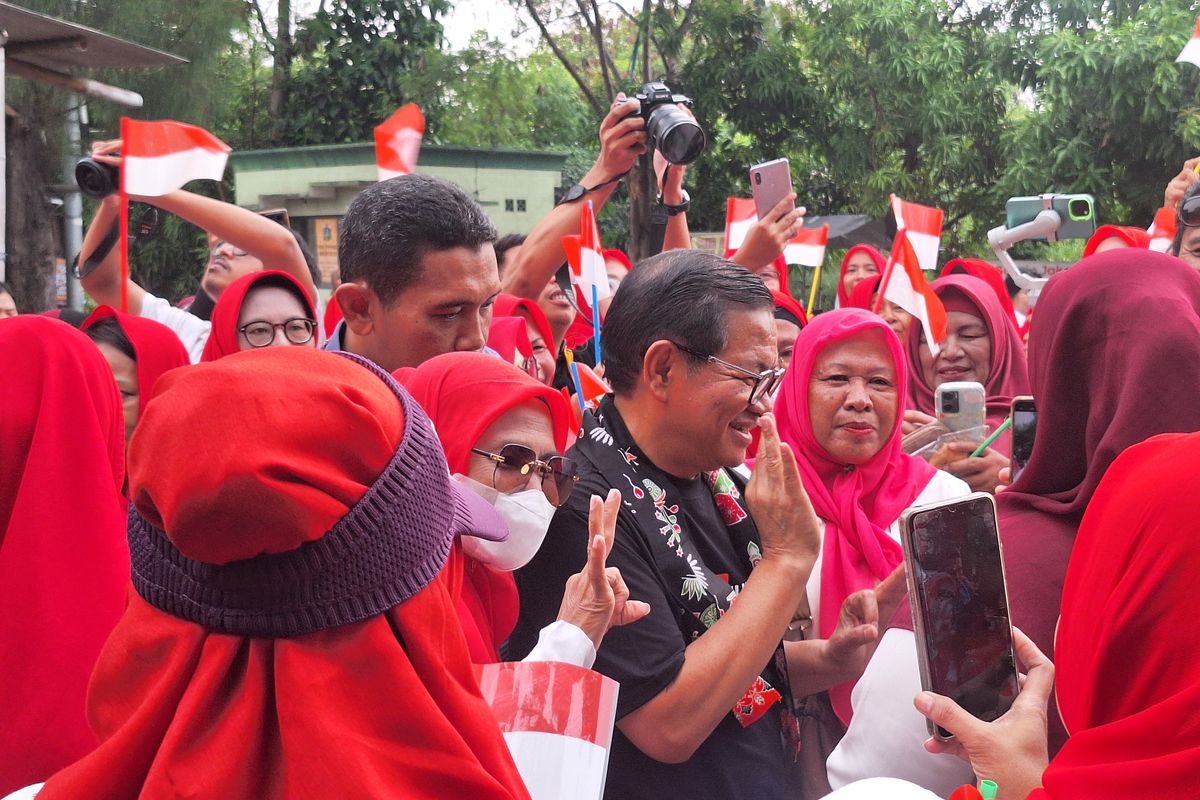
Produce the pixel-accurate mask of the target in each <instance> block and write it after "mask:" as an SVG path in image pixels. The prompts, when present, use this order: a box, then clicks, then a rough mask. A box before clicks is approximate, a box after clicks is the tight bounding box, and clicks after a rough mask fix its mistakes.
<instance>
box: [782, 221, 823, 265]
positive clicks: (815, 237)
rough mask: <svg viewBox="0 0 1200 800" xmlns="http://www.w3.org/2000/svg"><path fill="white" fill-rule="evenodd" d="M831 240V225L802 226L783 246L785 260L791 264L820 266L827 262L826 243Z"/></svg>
mask: <svg viewBox="0 0 1200 800" xmlns="http://www.w3.org/2000/svg"><path fill="white" fill-rule="evenodd" d="M828 241H829V226H828V225H822V226H821V227H819V228H801V229H800V230H798V231H796V235H795V236H793V237H792V238H791V239H789V240H788V243H787V244H786V245H784V246H783V260H784V261H786V262H787V263H789V264H802V265H803V266H806V267H819V266H821V264H823V263H825V244H826V242H828Z"/></svg>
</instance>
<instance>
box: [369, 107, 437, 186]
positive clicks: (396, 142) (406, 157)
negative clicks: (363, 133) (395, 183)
mask: <svg viewBox="0 0 1200 800" xmlns="http://www.w3.org/2000/svg"><path fill="white" fill-rule="evenodd" d="M424 135H425V115H424V114H422V113H421V107H420V106H418V105H417V104H416V103H406V104H405V105H402V106H400V108H398V109H396V112H395V113H394V114H392V115H391V116H390V117H388V118H387V119H386V120H384V122H383V124H382V125H376V126H375V165H376V167H378V168H379V180H381V181H386V180H387V179H388V178H394V177H396V176H397V175H408V174H409V173H410V172H412V171H413V170H414V169H416V168H417V156H418V155H419V154H420V152H421V137H423V136H424Z"/></svg>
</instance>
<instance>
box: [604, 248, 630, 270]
mask: <svg viewBox="0 0 1200 800" xmlns="http://www.w3.org/2000/svg"><path fill="white" fill-rule="evenodd" d="M601 254H602V255H603V256H604V257H605V259H609V258H611V259H612V260H613V261H619V262H621V263H622V264H624V265H625V269H633V262H631V261H630V260H629V256H627V255H625V251H624V250H618V249H616V248H615V247H610V248H608V249H607V250H602V251H601Z"/></svg>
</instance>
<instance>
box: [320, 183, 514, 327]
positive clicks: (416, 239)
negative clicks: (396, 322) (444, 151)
mask: <svg viewBox="0 0 1200 800" xmlns="http://www.w3.org/2000/svg"><path fill="white" fill-rule="evenodd" d="M495 241H496V228H495V226H494V225H492V221H491V220H490V219H488V216H487V214H485V213H484V211H483V209H482V208H480V207H479V204H478V203H476V202H475V201H474V200H473V199H472V198H471V196H470V195H468V194H467V193H466V192H464V191H463V190H462V189H461V188H459V187H458V186H455V185H454V184H453V183H450V182H449V181H446V180H442V179H441V178H435V177H433V176H431V175H417V174H412V175H399V176H397V177H395V178H388V179H387V180H386V181H380V182H379V183H376V184H372V185H371V186H368V187H367V188H366V189H364V190H363V191H362V192H361V193H360V194H359V195H358V197H356V198H354V201H353V202H352V203H350V207H349V208H348V209H346V216H345V217H344V218H343V219H342V225H341V231H340V233H339V236H338V268H339V270H340V271H341V276H342V282H343V283H348V282H350V281H356V280H361V281H364V282H365V283H366V284H367V287H368V288H370V289H371V291H373V292H374V293H375V294H376V295H377V296H378V297H379V300H380V302H382V303H383V304H384V305H388V304H390V303H392V302H393V301H395V299H396V297H397V296H399V294H400V293H401V292H402V291H404V290H405V289H406V288H408V287H409V286H410V285H411V284H412V283H413V282H415V281H417V280H418V279H419V278H420V277H421V260H422V259H423V258H424V256H425V253H427V252H429V251H431V250H435V251H436V250H452V249H454V248H456V247H465V248H467V249H470V250H477V249H479V248H480V247H482V246H483V245H485V244H491V243H492V242H495Z"/></svg>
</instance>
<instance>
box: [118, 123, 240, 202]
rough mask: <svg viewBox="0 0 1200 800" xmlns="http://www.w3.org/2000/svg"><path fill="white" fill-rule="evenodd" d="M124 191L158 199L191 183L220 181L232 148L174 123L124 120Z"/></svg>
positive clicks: (122, 162)
mask: <svg viewBox="0 0 1200 800" xmlns="http://www.w3.org/2000/svg"><path fill="white" fill-rule="evenodd" d="M121 138H122V139H123V140H124V143H123V144H122V152H121V156H122V160H121V190H122V191H123V192H124V193H125V194H127V195H129V194H132V195H143V196H146V197H159V196H161V195H164V194H168V193H169V192H173V191H175V190H176V189H179V188H181V187H182V186H183V185H184V184H185V183H187V182H188V181H194V180H200V179H207V180H213V181H219V180H221V176H222V175H224V174H225V161H226V160H227V159H228V157H229V149H230V148H229V145H227V144H225V143H224V142H222V141H221V140H220V139H218V138H217V137H215V136H213V135H212V134H211V133H209V132H208V131H206V130H204V129H203V128H198V127H196V126H195V125H188V124H186V123H183V122H175V121H173V120H169V119H166V120H158V121H154V122H144V121H141V120H136V119H129V118H128V117H126V118H123V119H122V120H121Z"/></svg>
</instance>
